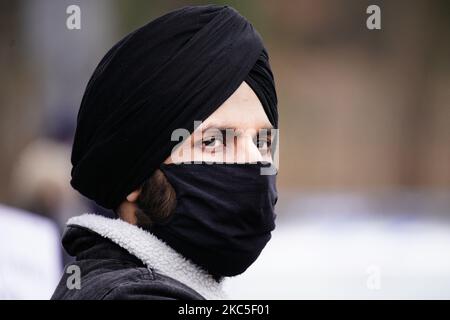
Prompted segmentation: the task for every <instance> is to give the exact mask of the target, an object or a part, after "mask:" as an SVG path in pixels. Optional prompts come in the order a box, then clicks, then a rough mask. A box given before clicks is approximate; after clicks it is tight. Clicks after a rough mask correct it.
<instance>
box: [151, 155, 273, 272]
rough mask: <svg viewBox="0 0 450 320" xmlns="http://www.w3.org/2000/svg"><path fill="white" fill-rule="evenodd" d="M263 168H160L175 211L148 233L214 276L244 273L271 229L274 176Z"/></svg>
mask: <svg viewBox="0 0 450 320" xmlns="http://www.w3.org/2000/svg"><path fill="white" fill-rule="evenodd" d="M267 166H268V164H267V163H262V162H257V163H253V164H250V163H232V164H231V163H228V164H225V163H224V164H207V163H204V162H203V163H201V164H187V163H185V164H174V163H172V164H164V163H163V164H161V165H160V169H161V170H162V172H163V173H164V174H165V176H166V177H167V179H168V181H169V182H170V184H171V185H172V186H173V188H174V189H175V192H176V196H177V204H176V208H175V211H174V212H173V213H172V215H171V216H170V217H169V220H167V221H166V222H164V223H155V224H153V225H152V227H151V228H150V231H151V232H152V233H153V234H154V235H156V236H157V237H158V238H160V239H162V240H163V241H165V242H166V243H167V244H168V245H169V246H171V247H172V248H173V249H175V250H176V251H178V252H179V253H180V254H182V255H184V256H185V257H186V258H188V259H190V260H192V261H193V262H194V263H196V264H198V265H200V266H202V267H203V268H204V269H205V270H207V271H208V272H209V273H210V274H212V275H213V276H216V277H221V276H234V275H238V274H240V273H242V272H244V271H245V270H246V269H247V268H248V267H249V266H250V265H251V264H252V263H253V262H254V261H255V260H256V259H257V258H258V256H259V254H260V253H261V251H262V250H263V248H264V247H265V245H266V244H267V242H268V241H269V240H270V238H271V231H272V230H274V228H275V218H276V214H275V212H274V206H275V204H276V202H277V200H278V195H277V189H276V175H261V168H264V167H267Z"/></svg>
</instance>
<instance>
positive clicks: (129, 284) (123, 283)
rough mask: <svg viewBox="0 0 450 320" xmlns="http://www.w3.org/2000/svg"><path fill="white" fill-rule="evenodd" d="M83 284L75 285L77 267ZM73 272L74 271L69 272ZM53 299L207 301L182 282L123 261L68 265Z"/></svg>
mask: <svg viewBox="0 0 450 320" xmlns="http://www.w3.org/2000/svg"><path fill="white" fill-rule="evenodd" d="M74 265H75V266H77V267H78V268H79V269H78V270H79V273H80V274H81V276H80V281H79V285H78V286H75V285H74V284H75V283H74V281H75V280H76V279H74V278H73V277H74V276H75V273H73V270H74V268H73V267H72V268H70V269H69V267H70V266H74ZM69 271H71V272H69ZM52 299H53V300H66V299H69V300H174V299H175V300H176V299H181V300H196V299H204V298H203V297H202V296H200V295H199V294H198V293H197V292H195V291H194V290H193V289H191V288H189V287H187V286H186V285H184V284H182V283H181V282H179V281H177V280H175V279H172V278H169V277H167V276H164V275H162V274H159V273H157V272H156V271H155V270H153V269H149V268H147V267H143V266H136V265H135V264H133V263H129V262H126V261H121V260H114V259H111V260H102V261H82V262H75V263H72V264H71V265H68V266H66V268H65V270H64V275H63V277H62V278H61V281H60V283H59V285H58V287H57V288H56V290H55V293H54V294H53V296H52Z"/></svg>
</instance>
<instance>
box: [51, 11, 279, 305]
mask: <svg viewBox="0 0 450 320" xmlns="http://www.w3.org/2000/svg"><path fill="white" fill-rule="evenodd" d="M196 120H198V121H200V122H201V124H200V125H196V124H195V121H196ZM272 128H274V129H276V128H278V111H277V96H276V91H275V84H274V78H273V74H272V71H271V68H270V64H269V56H268V53H267V50H266V49H265V47H264V45H263V41H262V38H261V36H260V35H259V33H258V32H257V31H256V30H255V29H254V28H253V26H252V25H251V23H250V22H248V21H247V20H246V19H245V18H244V17H243V16H241V15H240V14H239V13H238V12H237V11H236V10H235V9H233V8H231V7H229V6H219V5H206V6H188V7H183V8H180V9H177V10H174V11H172V12H169V13H168V14H165V15H163V16H161V17H159V18H157V19H156V20H154V21H152V22H150V23H148V24H146V25H144V26H143V27H141V28H139V29H137V30H135V31H133V32H132V33H130V34H129V35H127V36H126V37H125V38H123V39H122V40H120V41H119V42H118V43H117V44H116V45H115V46H113V48H112V49H110V50H109V51H108V53H107V54H106V55H105V57H104V58H103V59H102V60H101V62H100V64H99V65H98V66H97V68H96V70H95V71H94V73H93V75H92V77H91V79H90V81H89V83H88V85H87V88H86V90H85V93H84V96H83V99H82V102H81V107H80V110H79V114H78V122H77V129H76V134H75V140H74V144H73V149H72V164H73V168H72V180H71V184H72V186H73V187H74V188H75V189H77V190H78V191H79V192H80V193H82V194H83V195H85V196H86V197H88V198H90V199H92V200H94V201H95V202H96V203H98V204H99V205H101V206H103V207H105V208H107V209H113V210H114V211H115V213H116V214H117V217H118V218H116V219H111V218H107V217H102V216H99V215H96V214H85V215H81V216H77V217H73V218H71V219H70V220H69V221H68V222H67V229H66V232H65V234H64V237H63V240H62V243H63V246H64V247H65V249H66V250H67V251H68V253H69V254H71V255H72V256H75V257H76V261H75V262H74V263H73V264H72V265H68V266H66V271H65V272H64V274H63V276H62V279H61V281H60V283H59V285H58V286H57V288H56V290H55V292H54V294H53V297H52V299H189V300H190V299H221V298H225V297H226V296H225V294H224V292H223V288H222V284H223V280H224V279H225V278H226V277H230V276H235V275H238V274H241V273H243V272H244V271H245V270H246V269H247V268H248V267H249V266H250V265H251V264H252V263H253V262H254V261H255V260H256V259H257V258H258V256H259V255H260V253H261V251H262V250H263V248H264V247H265V245H266V243H267V242H268V241H269V240H270V238H271V232H272V231H273V230H274V228H275V218H276V214H275V212H274V206H275V204H276V202H277V199H278V196H277V190H276V174H262V169H264V168H266V167H267V165H270V166H271V165H272V164H273V152H272V145H271V144H272V143H273V136H272V135H270V134H265V135H264V134H260V133H262V132H264V130H270V129H272ZM180 129H183V130H184V131H183V130H181V131H179V130H180ZM224 131H226V132H227V134H224ZM230 131H232V132H233V133H235V135H233V136H232V140H231V141H230V140H229V139H228V137H229V135H228V133H229V132H230ZM180 132H183V133H184V134H183V135H179V133H180ZM224 136H226V137H227V139H225V138H224ZM180 138H182V139H181V142H180ZM242 156H243V157H242ZM74 266H75V270H79V274H78V276H79V279H76V277H77V274H76V273H73V272H72V270H74V268H73V267H74ZM74 277H75V278H74ZM74 279H75V280H76V281H78V283H79V286H76V287H72V286H70V285H68V284H69V283H70V282H71V281H72V280H74ZM76 281H75V282H76Z"/></svg>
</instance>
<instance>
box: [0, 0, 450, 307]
mask: <svg viewBox="0 0 450 320" xmlns="http://www.w3.org/2000/svg"><path fill="white" fill-rule="evenodd" d="M207 3H217V4H229V5H231V6H233V7H234V8H236V9H237V10H238V11H240V12H241V14H243V15H244V16H246V17H247V18H248V19H249V20H250V21H251V22H252V23H253V25H254V26H255V27H256V29H257V30H258V31H259V32H260V34H261V35H262V37H263V38H264V41H265V44H266V47H267V48H268V51H269V55H270V60H271V65H272V69H273V72H274V75H275V80H276V86H277V93H278V97H279V113H280V171H279V179H278V190H279V201H278V205H277V206H278V208H277V209H278V211H277V213H278V228H277V229H276V230H275V232H274V233H273V239H272V241H271V242H269V244H268V246H267V248H266V249H265V250H264V251H263V254H262V255H261V257H260V259H258V260H257V262H256V263H255V264H254V265H252V266H251V267H250V269H249V270H248V271H247V272H246V273H244V274H243V275H241V276H238V277H235V278H232V279H229V280H228V282H227V283H226V289H227V291H228V293H229V296H230V297H231V298H236V299H238V298H247V299H259V298H265V299H309V298H325V299H339V298H343V299H346V298H360V299H366V298H368V299H372V298H374V299H378V298H394V299H397V298H447V299H448V298H450V103H449V101H450V59H449V57H450V42H449V38H450V37H449V36H450V2H449V1H446V0H432V1H428V0H417V1H412V0H408V1H407V0H395V1H394V0H391V1H377V0H370V1H365V0H345V1H335V0H278V1H269V0H246V1H181V0H178V1H175V0H164V1H162V0H161V1H156V0H155V1H144V0H133V1H125V0H95V1H92V0H89V1H88V0H84V1H75V0H70V1H66V0H62V1H61V0H58V1H56V0H39V1H37V0H28V1H10V0H1V1H0V154H1V157H0V181H1V183H0V203H2V204H4V206H2V207H0V299H1V298H12V299H15V298H16V299H17V298H18V299H20V298H43V299H45V298H48V297H50V295H51V294H52V292H53V288H54V287H55V286H56V283H57V281H58V280H59V277H60V272H62V265H63V263H65V262H67V261H69V260H68V257H66V256H65V255H64V253H63V252H60V249H59V248H60V245H59V238H60V234H61V232H62V230H63V228H64V223H65V222H66V220H67V219H68V218H69V217H71V216H74V215H79V214H81V213H83V212H88V211H89V212H93V211H94V212H103V213H104V214H108V212H105V211H104V210H103V209H102V208H99V207H96V206H95V205H94V204H92V203H91V202H89V201H88V200H87V199H84V198H82V197H81V196H80V195H78V194H77V193H76V192H75V191H73V190H72V189H71V187H70V184H69V180H70V169H71V164H70V152H71V143H72V138H73V134H74V130H75V126H76V116H77V112H78V108H79V105H80V102H81V98H82V95H83V92H84V88H85V86H86V84H87V81H88V80H89V77H90V76H91V74H92V72H93V70H94V69H95V67H96V65H97V64H98V62H99V61H100V59H101V58H102V56H103V55H104V54H105V53H106V51H107V50H108V49H109V48H110V47H111V46H112V45H113V44H115V43H116V42H117V41H118V40H119V39H121V38H122V37H123V36H125V35H126V34H127V33H129V32H130V31H132V30H134V29H136V28H138V27H140V26H142V25H143V24H145V23H146V22H148V21H150V20H152V19H154V18H156V17H158V16H160V15H162V14H164V13H166V12H168V11H170V10H172V9H176V8H179V7H181V6H184V5H189V4H207ZM372 4H376V5H378V6H379V7H380V8H381V30H368V29H367V27H366V20H367V18H368V17H369V14H367V13H366V8H367V7H368V6H369V5H372ZM69 5H78V6H79V7H80V9H81V29H80V30H76V29H75V30H69V29H68V28H67V27H66V20H67V18H68V16H69V15H68V14H67V13H66V9H67V7H68V6H69ZM12 207H14V208H15V209H12ZM30 243H33V246H30ZM55 243H56V245H55ZM14 248H16V249H14ZM37 260H39V261H41V260H42V261H41V262H42V263H41V262H39V263H38V262H37ZM30 274H33V275H34V276H33V277H29V278H27V277H26V276H24V275H30ZM17 279H23V285H21V286H19V285H17ZM30 279H31V280H30ZM33 279H34V280H33ZM261 279H264V281H261Z"/></svg>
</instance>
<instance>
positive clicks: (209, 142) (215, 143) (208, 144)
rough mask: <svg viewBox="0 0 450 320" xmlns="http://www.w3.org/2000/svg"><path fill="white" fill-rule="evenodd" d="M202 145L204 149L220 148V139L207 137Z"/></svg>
mask: <svg viewBox="0 0 450 320" xmlns="http://www.w3.org/2000/svg"><path fill="white" fill-rule="evenodd" d="M202 143H203V146H204V147H205V149H214V148H218V147H220V146H222V139H219V138H218V137H209V138H206V139H203V142H202Z"/></svg>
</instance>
